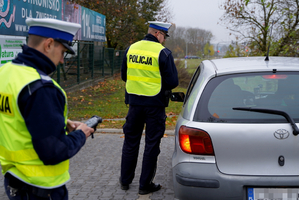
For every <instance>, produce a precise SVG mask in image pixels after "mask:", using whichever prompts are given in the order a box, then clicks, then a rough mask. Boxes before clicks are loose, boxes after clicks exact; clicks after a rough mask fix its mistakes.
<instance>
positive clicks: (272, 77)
mask: <svg viewBox="0 0 299 200" xmlns="http://www.w3.org/2000/svg"><path fill="white" fill-rule="evenodd" d="M287 77H288V75H278V74H272V75H263V78H264V79H286V78H287Z"/></svg>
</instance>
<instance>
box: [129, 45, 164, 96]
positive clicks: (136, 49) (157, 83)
mask: <svg viewBox="0 0 299 200" xmlns="http://www.w3.org/2000/svg"><path fill="white" fill-rule="evenodd" d="M162 49H164V47H163V46H162V45H161V44H160V43H158V42H151V41H146V40H141V41H139V42H136V43H134V44H132V45H131V47H130V48H129V50H128V53H127V82H126V91H127V92H128V93H129V94H136V95H142V96H155V95H157V94H158V93H159V92H160V91H161V82H162V81H161V75H160V69H159V55H160V52H161V50H162Z"/></svg>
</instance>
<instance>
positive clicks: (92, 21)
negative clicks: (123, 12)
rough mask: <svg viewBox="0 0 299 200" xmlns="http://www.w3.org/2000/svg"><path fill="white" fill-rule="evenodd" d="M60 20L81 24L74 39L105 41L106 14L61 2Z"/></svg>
mask: <svg viewBox="0 0 299 200" xmlns="http://www.w3.org/2000/svg"><path fill="white" fill-rule="evenodd" d="M62 20H63V21H68V22H74V23H79V24H81V31H80V30H79V31H78V33H77V35H76V36H75V39H76V40H85V41H101V42H104V41H105V34H106V16H105V15H102V14H100V13H97V12H95V11H92V10H90V9H87V8H85V7H83V6H80V5H78V4H70V3H69V2H68V1H65V2H64V3H63V12H62Z"/></svg>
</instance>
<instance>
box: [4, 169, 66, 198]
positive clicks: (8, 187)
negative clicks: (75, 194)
mask: <svg viewBox="0 0 299 200" xmlns="http://www.w3.org/2000/svg"><path fill="white" fill-rule="evenodd" d="M4 187H5V192H6V195H7V196H8V198H9V199H10V200H47V199H48V200H68V191H67V189H66V186H65V185H63V186H60V187H58V188H54V189H51V190H44V189H40V188H37V187H33V186H30V185H28V184H26V183H24V182H22V181H20V180H18V179H16V178H15V177H13V176H12V175H10V174H9V173H6V174H5V178H4ZM12 188H14V189H13V190H12ZM15 189H16V190H15Z"/></svg>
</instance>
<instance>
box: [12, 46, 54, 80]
mask: <svg viewBox="0 0 299 200" xmlns="http://www.w3.org/2000/svg"><path fill="white" fill-rule="evenodd" d="M22 49H23V51H22V53H19V54H18V55H17V57H16V58H15V59H13V60H12V62H13V63H17V64H23V65H26V66H29V67H33V68H35V69H37V70H40V71H42V72H44V73H45V74H48V75H49V74H51V73H52V72H54V71H55V70H56V66H55V65H54V63H53V62H52V61H51V60H50V59H49V58H48V57H47V56H45V55H44V54H43V53H41V52H39V51H38V50H35V49H33V48H31V47H28V46H27V45H23V46H22Z"/></svg>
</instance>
